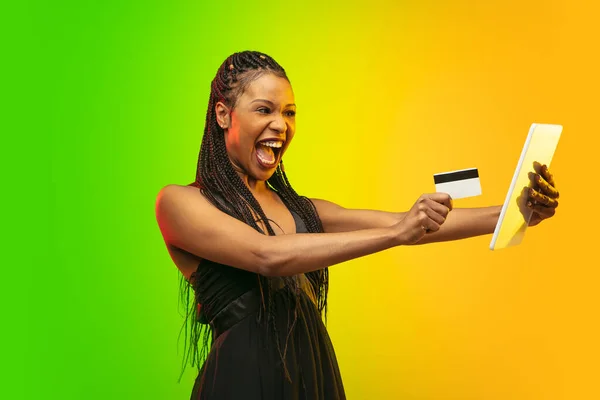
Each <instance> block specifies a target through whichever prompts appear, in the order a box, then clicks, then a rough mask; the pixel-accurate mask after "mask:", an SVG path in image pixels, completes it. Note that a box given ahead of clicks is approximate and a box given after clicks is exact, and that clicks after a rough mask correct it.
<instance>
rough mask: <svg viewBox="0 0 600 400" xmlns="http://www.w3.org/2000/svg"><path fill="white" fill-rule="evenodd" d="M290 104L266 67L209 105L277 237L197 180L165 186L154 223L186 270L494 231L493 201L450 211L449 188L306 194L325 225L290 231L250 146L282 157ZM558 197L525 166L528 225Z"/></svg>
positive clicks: (290, 129) (351, 252)
mask: <svg viewBox="0 0 600 400" xmlns="http://www.w3.org/2000/svg"><path fill="white" fill-rule="evenodd" d="M294 103H295V101H294V94H293V91H292V88H291V85H290V84H289V82H288V81H287V80H285V79H283V78H279V77H276V76H275V75H272V74H265V75H262V76H260V77H259V78H258V79H256V80H255V81H253V82H252V83H250V85H249V86H248V87H247V88H246V90H245V91H244V92H243V94H242V95H241V96H240V97H239V98H238V99H237V101H236V103H235V104H234V105H232V106H231V107H228V106H227V105H226V104H223V103H218V104H216V105H215V112H216V115H217V122H218V124H219V125H220V126H221V127H223V128H224V131H225V142H226V146H227V152H228V155H229V158H230V160H231V163H232V165H233V166H234V169H235V170H236V172H237V173H238V175H239V176H240V178H241V179H242V180H243V182H244V183H245V184H246V185H247V186H248V188H249V189H250V191H251V192H252V194H253V195H254V196H255V198H256V199H257V201H258V202H259V203H260V205H261V207H262V208H263V210H264V211H265V214H266V216H267V217H268V218H269V219H270V220H272V221H275V222H276V224H274V223H271V225H272V227H273V229H274V230H275V232H276V236H266V235H263V234H261V233H259V232H257V231H256V230H254V229H252V228H251V227H249V226H248V225H246V224H245V223H243V222H241V221H239V220H237V219H235V218H232V217H230V216H229V215H227V214H225V213H223V212H221V211H220V210H218V209H217V208H215V207H214V206H213V205H212V204H210V203H209V202H208V201H207V200H206V199H205V198H204V197H203V196H201V195H199V192H198V189H196V188H193V187H188V186H180V185H168V186H166V187H164V188H163V189H162V190H161V192H160V193H159V194H158V198H157V202H156V215H157V220H158V223H159V227H160V229H161V232H162V234H163V238H164V240H165V243H166V245H167V247H168V249H169V251H170V254H171V256H172V258H173V260H174V262H175V264H176V265H177V267H178V268H179V269H180V270H181V272H182V273H183V274H184V276H185V277H186V278H187V277H189V276H190V274H191V273H192V272H193V271H195V270H196V268H197V266H198V263H200V262H201V261H202V260H203V259H207V260H212V261H215V262H218V263H222V264H226V265H230V266H233V267H236V268H241V269H244V270H248V271H252V272H255V273H259V274H262V275H266V276H285V275H295V274H299V273H305V272H309V271H313V270H317V269H321V268H325V267H329V266H332V265H335V264H338V263H341V262H344V261H348V260H351V259H354V258H357V257H362V256H365V255H368V254H372V253H376V252H379V251H382V250H385V249H389V248H391V247H395V246H401V245H414V244H426V243H433V242H441V241H450V240H459V239H464V238H468V237H474V236H479V235H485V234H491V233H493V231H494V228H495V226H496V223H497V222H498V218H499V215H500V210H501V206H492V207H484V208H464V209H453V207H452V199H451V198H450V196H449V195H447V194H445V193H430V194H424V195H422V196H420V197H419V198H418V199H417V201H416V202H415V203H414V205H413V206H412V207H411V209H410V210H408V211H406V212H385V211H376V210H356V209H347V208H344V207H341V206H339V205H337V204H335V203H332V202H330V201H326V200H322V199H312V200H313V202H314V204H315V206H316V208H317V212H318V214H319V217H320V218H321V221H322V223H323V227H324V231H325V233H317V234H315V233H308V234H302V235H295V234H293V233H295V229H296V227H295V223H294V220H293V217H292V215H291V213H290V212H289V210H288V209H287V208H286V207H285V205H284V203H283V202H282V201H281V199H280V198H279V197H278V196H277V194H276V193H275V192H273V191H272V190H270V189H269V188H268V186H267V185H266V182H265V181H266V180H267V179H268V178H269V177H270V176H271V175H272V174H273V173H274V171H275V167H274V166H273V167H266V166H264V165H261V163H260V162H259V161H258V158H257V155H256V144H257V143H258V142H260V141H263V140H265V139H273V140H275V139H276V140H282V141H284V144H283V146H282V148H281V150H280V151H279V154H277V157H278V160H277V162H279V160H281V157H282V156H283V154H284V153H285V151H286V150H287V148H288V147H289V145H290V143H291V141H292V139H293V137H294V134H295V128H296V125H295V111H296V106H295V105H294ZM275 165H277V163H275ZM557 198H558V192H557V191H556V189H555V187H554V179H553V177H552V175H551V174H550V172H549V171H548V169H547V168H546V167H545V166H541V165H539V164H537V165H534V172H533V176H532V188H531V189H529V198H528V199H529V202H528V205H527V206H528V207H530V208H531V209H532V210H533V217H532V218H531V222H530V225H537V224H539V223H540V222H541V221H543V220H544V219H547V218H549V217H552V216H553V215H554V213H555V210H556V206H557V205H558V203H557V201H556V199H557ZM207 238H209V239H208V240H207ZM231 249H236V251H231Z"/></svg>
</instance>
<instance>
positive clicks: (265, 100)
mask: <svg viewBox="0 0 600 400" xmlns="http://www.w3.org/2000/svg"><path fill="white" fill-rule="evenodd" d="M258 101H264V102H265V103H269V104H270V105H271V106H272V105H273V104H274V103H273V102H272V101H271V100H267V99H256V100H252V101H251V102H250V104H252V103H256V102H258ZM285 106H286V107H289V106H294V107H296V104H294V103H290V104H286V105H285Z"/></svg>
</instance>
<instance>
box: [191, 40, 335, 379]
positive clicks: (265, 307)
mask: <svg viewBox="0 0 600 400" xmlns="http://www.w3.org/2000/svg"><path fill="white" fill-rule="evenodd" d="M266 73H270V74H274V75H276V76H278V77H281V78H285V79H286V80H288V82H289V78H288V77H287V75H286V73H285V70H284V69H283V68H282V67H281V66H280V65H279V64H278V63H277V62H276V61H275V60H274V59H273V58H271V57H270V56H268V55H266V54H264V53H260V52H256V51H243V52H239V53H234V54H232V55H230V56H229V57H227V59H226V60H225V61H224V62H223V63H222V64H221V66H220V67H219V69H218V70H217V74H216V76H215V78H214V79H213V81H212V84H211V91H210V98H209V101H208V109H207V112H206V123H205V126H204V136H203V138H202V144H201V147H200V154H199V156H198V166H197V171H196V180H195V181H194V183H192V184H191V185H192V186H196V187H198V188H200V191H201V192H202V194H203V195H204V196H205V197H206V199H208V200H209V201H210V202H211V203H212V204H213V205H214V206H215V207H217V208H218V209H219V210H221V211H223V212H226V213H228V214H229V215H232V216H233V217H235V218H237V219H239V220H240V221H243V222H245V223H246V224H248V225H249V226H251V227H253V228H254V229H256V230H257V231H259V232H261V233H263V230H262V229H261V228H260V227H259V225H258V222H260V221H263V222H264V226H265V227H266V230H267V232H266V233H265V234H267V235H270V236H271V235H275V232H274V231H273V228H272V227H271V225H270V224H269V223H268V218H267V216H266V215H265V213H264V211H263V209H262V207H261V206H260V204H259V203H258V201H257V200H256V198H255V197H254V196H253V195H252V193H251V192H250V190H249V189H248V187H247V186H246V185H245V184H244V182H243V181H242V179H241V178H240V177H239V175H238V174H237V172H236V171H235V170H234V168H233V166H232V164H231V161H230V159H229V157H228V155H227V148H226V146H225V132H224V130H223V128H221V127H220V126H219V124H218V123H217V117H216V111H215V106H216V104H217V103H218V102H223V103H224V104H226V105H227V106H228V107H230V108H231V109H233V108H235V105H236V102H237V99H238V98H239V96H241V94H242V93H243V92H244V90H245V89H246V87H247V86H248V85H249V84H250V83H251V82H252V81H254V80H255V79H257V78H259V77H260V76H262V75H263V74H266ZM267 184H268V186H269V187H270V188H271V189H272V190H274V191H276V192H277V194H278V195H279V197H280V198H281V199H282V201H283V202H284V204H285V205H286V206H287V207H288V209H290V211H293V212H296V213H297V214H298V215H299V216H300V217H301V218H302V220H303V221H304V223H305V225H306V228H307V230H308V231H309V232H311V233H320V232H323V226H322V224H321V220H320V219H319V216H318V214H317V212H316V209H315V207H314V205H313V203H312V202H311V201H310V200H309V199H308V198H306V197H304V196H300V195H298V194H297V193H296V191H295V190H294V189H293V188H292V186H291V185H290V182H289V181H288V178H287V176H286V174H285V172H284V168H283V161H281V162H280V164H279V165H278V166H277V168H276V170H275V172H274V174H273V175H272V176H271V177H270V178H269V179H268V180H267ZM305 275H306V278H307V280H308V281H309V283H310V286H311V287H312V289H313V291H314V293H315V297H316V303H317V308H318V310H319V312H320V313H321V314H322V315H323V314H326V312H327V292H328V270H327V269H326V268H325V269H321V270H317V271H313V272H309V273H306V274H305ZM257 279H258V283H259V287H260V288H261V292H262V294H263V296H262V299H263V301H262V307H261V310H262V311H265V315H266V316H267V320H268V322H270V323H271V325H270V326H272V327H273V328H274V329H275V333H277V332H276V330H277V326H276V325H275V324H274V320H273V314H272V297H271V294H272V290H271V289H272V287H273V286H274V285H273V281H275V280H277V281H278V282H279V283H281V282H283V284H284V286H285V287H286V288H287V289H290V290H291V291H292V293H296V294H298V293H299V291H300V290H301V288H300V283H299V280H298V279H297V277H294V276H291V277H278V278H269V277H265V276H261V275H257ZM190 287H191V285H190V283H189V282H187V281H186V280H185V278H184V277H183V276H181V281H180V293H181V299H182V300H183V301H184V302H185V304H186V313H187V315H186V321H185V323H184V326H183V328H182V330H185V331H186V340H185V347H188V334H187V331H188V330H189V331H190V336H189V348H188V350H187V351H186V354H185V357H184V360H183V370H185V365H186V364H187V363H188V362H189V361H190V358H191V364H192V366H193V365H196V366H197V367H198V369H200V368H201V366H202V364H203V362H204V360H205V358H206V355H207V353H208V341H209V340H210V338H209V336H210V329H209V327H208V325H206V324H199V323H198V320H197V316H198V313H197V309H196V306H197V305H196V302H195V301H194V302H193V303H192V302H191V301H190ZM294 307H298V302H297V298H296V300H295V304H294ZM295 311H296V309H295V310H294V315H295V316H296V315H297V313H296V312H295ZM294 322H295V320H294ZM294 322H293V323H294ZM293 323H292V326H293ZM291 328H292V327H291V326H290V327H288V329H291ZM278 337H279V335H277V334H275V338H276V340H277V345H278V347H279V350H280V355H281V356H282V361H283V358H284V354H285V351H286V349H287V346H286V349H284V350H283V352H282V351H281V347H280V346H279V345H280V344H279V339H278ZM201 339H204V340H203V343H202V344H200V343H199V342H200V340H201ZM199 345H200V346H199ZM284 369H285V370H286V375H287V368H285V362H284ZM183 370H182V375H183ZM288 378H289V376H288ZM180 379H181V376H180Z"/></svg>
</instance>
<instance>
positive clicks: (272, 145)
mask: <svg viewBox="0 0 600 400" xmlns="http://www.w3.org/2000/svg"><path fill="white" fill-rule="evenodd" d="M283 143H284V142H283V141H281V140H272V139H267V140H263V141H261V142H258V143H257V144H256V158H257V159H258V162H259V164H261V165H262V166H263V167H266V168H273V167H275V166H276V165H277V161H278V160H279V154H280V153H281V149H282V148H283Z"/></svg>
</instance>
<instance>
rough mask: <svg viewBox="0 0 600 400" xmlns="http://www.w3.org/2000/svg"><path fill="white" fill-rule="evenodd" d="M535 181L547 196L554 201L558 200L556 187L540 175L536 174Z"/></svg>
mask: <svg viewBox="0 0 600 400" xmlns="http://www.w3.org/2000/svg"><path fill="white" fill-rule="evenodd" d="M534 181H535V183H536V185H537V186H538V187H539V188H540V189H542V191H543V192H544V194H545V195H547V196H548V197H551V198H553V199H558V196H559V193H558V190H556V188H555V187H554V186H551V185H550V184H549V183H548V181H546V180H545V179H544V178H543V177H542V176H541V175H540V174H535V176H534Z"/></svg>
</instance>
